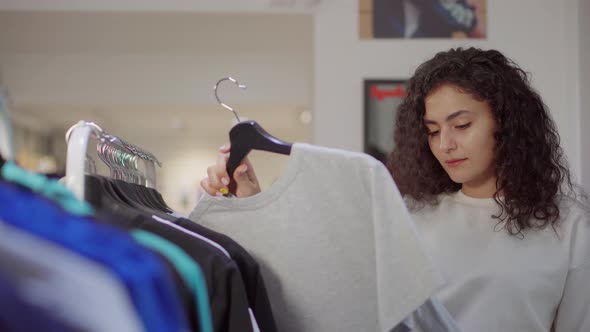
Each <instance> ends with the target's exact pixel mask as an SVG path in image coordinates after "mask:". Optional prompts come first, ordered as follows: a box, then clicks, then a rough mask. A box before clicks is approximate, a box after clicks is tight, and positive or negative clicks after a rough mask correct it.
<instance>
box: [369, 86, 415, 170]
mask: <svg viewBox="0 0 590 332" xmlns="http://www.w3.org/2000/svg"><path fill="white" fill-rule="evenodd" d="M406 86H407V79H365V80H364V83H363V96H364V100H363V103H364V115H363V121H364V135H363V136H364V142H363V146H364V152H365V153H367V154H369V155H371V156H373V157H375V158H376V159H377V160H380V161H381V162H383V163H386V160H387V156H388V155H389V153H390V152H391V151H392V150H393V149H394V148H395V147H394V146H393V128H394V124H395V116H396V112H397V108H398V106H399V104H401V102H402V101H403V99H404V98H405V94H406Z"/></svg>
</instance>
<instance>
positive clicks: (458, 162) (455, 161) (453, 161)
mask: <svg viewBox="0 0 590 332" xmlns="http://www.w3.org/2000/svg"><path fill="white" fill-rule="evenodd" d="M465 160H467V158H463V159H451V160H447V161H446V163H447V165H448V166H449V167H456V166H459V165H461V164H462V163H463V162H464V161H465Z"/></svg>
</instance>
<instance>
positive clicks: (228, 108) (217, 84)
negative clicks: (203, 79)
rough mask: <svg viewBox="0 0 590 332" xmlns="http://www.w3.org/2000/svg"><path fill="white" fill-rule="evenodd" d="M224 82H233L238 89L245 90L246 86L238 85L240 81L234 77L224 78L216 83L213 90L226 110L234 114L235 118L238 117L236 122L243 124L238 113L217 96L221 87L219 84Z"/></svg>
mask: <svg viewBox="0 0 590 332" xmlns="http://www.w3.org/2000/svg"><path fill="white" fill-rule="evenodd" d="M223 81H232V82H234V83H235V84H236V85H237V86H238V88H240V89H243V90H245V89H246V86H245V85H244V84H240V83H238V81H237V80H236V79H235V78H233V77H224V78H222V79H220V80H219V81H217V83H215V86H214V87H213V90H214V91H215V98H216V99H217V102H218V103H219V104H220V105H221V106H222V107H223V108H225V109H227V110H228V111H230V112H232V113H233V114H234V115H235V116H236V120H238V123H239V122H242V121H241V120H240V117H239V116H238V112H236V111H235V110H234V109H233V108H232V107H231V106H229V105H227V104H225V103H224V102H222V101H221V99H219V95H218V94H217V88H218V87H219V84H220V83H221V82H223Z"/></svg>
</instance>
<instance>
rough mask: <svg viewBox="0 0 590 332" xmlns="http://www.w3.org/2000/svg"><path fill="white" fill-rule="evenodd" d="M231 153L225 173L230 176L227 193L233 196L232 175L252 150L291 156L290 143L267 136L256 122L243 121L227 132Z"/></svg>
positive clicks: (234, 185) (234, 184) (233, 181)
mask: <svg viewBox="0 0 590 332" xmlns="http://www.w3.org/2000/svg"><path fill="white" fill-rule="evenodd" d="M229 140H230V143H231V151H230V154H229V160H228V161H227V168H226V169H227V173H228V174H229V176H230V179H231V181H230V184H229V191H230V192H231V193H234V194H235V189H236V183H235V180H234V179H233V174H234V171H235V170H236V168H238V166H239V165H240V163H241V162H242V160H243V159H244V158H245V157H246V156H247V155H248V153H250V151H252V150H261V151H268V152H274V153H279V154H284V155H289V154H291V146H292V144H291V143H287V142H284V141H281V140H280V139H278V138H276V137H274V136H272V135H271V134H269V133H268V132H267V131H266V130H264V128H262V127H261V126H260V125H259V124H258V123H257V122H256V121H244V122H240V123H238V124H237V125H235V126H234V127H233V128H232V129H231V131H230V132H229Z"/></svg>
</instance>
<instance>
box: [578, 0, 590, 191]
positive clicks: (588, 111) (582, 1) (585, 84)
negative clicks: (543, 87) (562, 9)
mask: <svg viewBox="0 0 590 332" xmlns="http://www.w3.org/2000/svg"><path fill="white" fill-rule="evenodd" d="M579 6H580V7H579V26H580V32H579V38H580V53H579V54H580V56H579V64H580V97H581V99H580V120H581V121H580V140H581V141H580V146H581V159H582V167H581V173H582V174H581V178H582V185H583V187H584V189H585V190H586V192H588V193H590V147H589V146H588V144H589V143H590V130H589V129H588V128H590V62H589V61H588V59H590V19H589V18H590V1H587V0H579Z"/></svg>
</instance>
